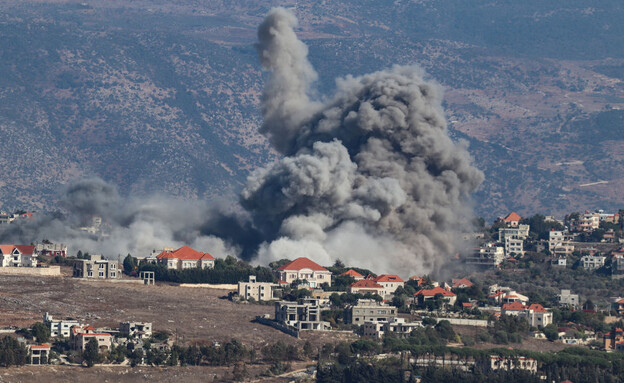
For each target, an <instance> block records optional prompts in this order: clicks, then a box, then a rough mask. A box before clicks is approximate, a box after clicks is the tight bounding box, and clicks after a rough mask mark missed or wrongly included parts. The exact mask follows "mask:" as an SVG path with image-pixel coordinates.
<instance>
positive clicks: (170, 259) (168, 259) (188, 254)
mask: <svg viewBox="0 0 624 383" xmlns="http://www.w3.org/2000/svg"><path fill="white" fill-rule="evenodd" d="M156 261H157V263H158V264H159V265H163V266H165V267H166V268H167V269H169V270H186V269H196V268H201V269H212V268H213V267H214V262H215V259H214V257H213V256H212V255H210V254H208V253H201V252H199V251H197V250H194V249H192V248H191V247H189V246H182V247H181V248H179V249H177V250H173V251H170V250H163V251H162V252H161V253H160V254H158V255H157V256H156Z"/></svg>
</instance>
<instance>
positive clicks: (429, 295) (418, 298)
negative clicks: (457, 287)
mask: <svg viewBox="0 0 624 383" xmlns="http://www.w3.org/2000/svg"><path fill="white" fill-rule="evenodd" d="M438 294H440V295H441V296H442V299H443V300H444V301H445V302H446V304H448V305H450V306H452V305H454V304H455V301H456V300H457V295H455V294H454V293H452V292H450V291H448V290H445V289H443V288H442V287H434V288H432V289H423V290H420V291H417V292H416V293H415V294H414V303H415V304H418V305H419V306H422V305H424V304H425V302H426V301H428V300H432V299H434V298H435V296H436V295H438Z"/></svg>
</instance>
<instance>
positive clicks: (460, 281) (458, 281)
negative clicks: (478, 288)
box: [451, 278, 472, 287]
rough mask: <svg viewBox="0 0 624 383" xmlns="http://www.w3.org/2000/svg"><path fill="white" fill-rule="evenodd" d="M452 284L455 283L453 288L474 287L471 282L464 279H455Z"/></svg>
mask: <svg viewBox="0 0 624 383" xmlns="http://www.w3.org/2000/svg"><path fill="white" fill-rule="evenodd" d="M451 283H453V287H459V286H467V287H470V286H472V282H470V281H469V280H467V279H466V278H462V279H453V280H452V282H451Z"/></svg>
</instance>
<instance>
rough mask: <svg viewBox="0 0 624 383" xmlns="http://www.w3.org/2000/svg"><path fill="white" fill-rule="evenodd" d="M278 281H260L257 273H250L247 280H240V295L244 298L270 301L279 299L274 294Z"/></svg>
mask: <svg viewBox="0 0 624 383" xmlns="http://www.w3.org/2000/svg"><path fill="white" fill-rule="evenodd" d="M277 288H279V285H278V284H277V283H271V282H258V281H257V279H256V276H255V275H250V276H249V280H248V281H247V282H238V296H239V297H240V298H241V299H244V300H250V299H254V300H256V301H270V300H273V299H277V297H275V295H274V291H275V289H277Z"/></svg>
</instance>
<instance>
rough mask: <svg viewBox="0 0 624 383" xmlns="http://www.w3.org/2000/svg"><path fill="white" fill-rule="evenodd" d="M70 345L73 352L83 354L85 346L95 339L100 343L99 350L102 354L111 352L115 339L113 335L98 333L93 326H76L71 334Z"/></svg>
mask: <svg viewBox="0 0 624 383" xmlns="http://www.w3.org/2000/svg"><path fill="white" fill-rule="evenodd" d="M70 334H71V335H70V339H69V341H70V345H71V348H72V349H73V350H77V351H80V352H83V351H84V349H85V346H86V345H87V343H88V342H89V340H91V339H92V338H95V340H97V342H98V349H99V350H100V352H107V351H110V349H111V345H112V344H113V337H112V335H111V334H108V333H103V332H97V330H96V329H95V328H94V327H91V326H74V327H72V328H71V332H70Z"/></svg>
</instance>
